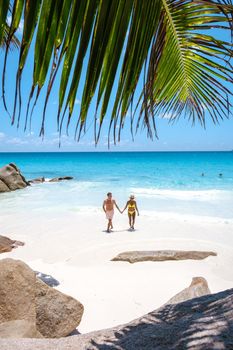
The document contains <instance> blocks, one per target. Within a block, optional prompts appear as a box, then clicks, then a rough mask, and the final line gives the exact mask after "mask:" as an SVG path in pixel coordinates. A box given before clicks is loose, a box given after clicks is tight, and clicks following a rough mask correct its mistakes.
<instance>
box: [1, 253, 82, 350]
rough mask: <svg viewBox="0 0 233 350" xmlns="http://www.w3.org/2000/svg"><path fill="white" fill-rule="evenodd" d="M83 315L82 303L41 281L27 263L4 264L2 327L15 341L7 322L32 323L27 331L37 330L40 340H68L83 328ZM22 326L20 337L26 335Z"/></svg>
mask: <svg viewBox="0 0 233 350" xmlns="http://www.w3.org/2000/svg"><path fill="white" fill-rule="evenodd" d="M82 315H83V305H82V304H81V303H79V302H78V301H77V300H75V299H74V298H72V297H70V296H68V295H65V294H63V293H61V292H59V291H57V290H55V289H53V288H51V287H49V286H47V285H46V284H45V283H44V282H42V281H41V280H39V279H37V278H36V274H35V272H34V271H33V270H32V269H30V268H29V267H28V266H27V265H26V264H25V263H23V262H22V261H19V260H13V259H3V260H0V326H2V333H3V334H8V337H11V333H10V332H11V330H12V332H13V334H15V332H14V329H13V328H12V324H10V325H9V324H7V322H9V321H16V320H24V321H27V322H29V323H30V325H29V324H28V323H27V327H26V328H27V329H28V328H29V329H28V332H29V331H30V332H33V329H37V331H38V332H39V333H38V334H39V335H40V337H41V336H44V337H50V338H57V337H64V336H67V335H69V334H70V333H71V332H72V331H73V330H74V329H75V328H76V327H77V326H78V325H79V323H80V321H81V318H82ZM18 326H20V330H19V334H22V333H23V332H22V327H23V325H22V324H20V325H18ZM33 327H34V328H33ZM0 329H1V328H0ZM4 332H5V333H4ZM20 332H21V333H20ZM30 332H29V333H30ZM0 336H1V333H0ZM0 349H1V346H0ZM1 350H2V349H1Z"/></svg>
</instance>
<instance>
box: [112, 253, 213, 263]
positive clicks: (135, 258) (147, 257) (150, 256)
mask: <svg viewBox="0 0 233 350" xmlns="http://www.w3.org/2000/svg"><path fill="white" fill-rule="evenodd" d="M216 255H217V254H216V253H215V252H211V251H210V252H208V251H207V252H206V251H194V250H193V251H192V250H190V251H184V250H154V251H129V252H123V253H120V254H118V255H117V256H116V257H114V258H113V259H112V260H111V261H128V262H129V263H131V264H133V263H136V262H142V261H166V260H188V259H193V260H202V259H205V258H207V257H208V256H216Z"/></svg>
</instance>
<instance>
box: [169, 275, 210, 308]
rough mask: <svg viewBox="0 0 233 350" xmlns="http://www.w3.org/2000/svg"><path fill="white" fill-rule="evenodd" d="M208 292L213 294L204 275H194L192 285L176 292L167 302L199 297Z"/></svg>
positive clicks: (171, 302)
mask: <svg viewBox="0 0 233 350" xmlns="http://www.w3.org/2000/svg"><path fill="white" fill-rule="evenodd" d="M207 294H211V292H210V290H209V286H208V283H207V281H206V279H205V278H203V277H193V279H192V282H191V284H190V286H189V287H188V288H185V289H183V290H182V291H181V292H179V293H178V294H176V295H175V296H174V297H172V298H171V299H170V300H168V302H167V303H166V304H178V303H180V302H182V301H185V300H189V299H193V298H198V297H201V296H203V295H207Z"/></svg>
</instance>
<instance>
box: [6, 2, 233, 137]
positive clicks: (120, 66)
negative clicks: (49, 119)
mask: <svg viewBox="0 0 233 350" xmlns="http://www.w3.org/2000/svg"><path fill="white" fill-rule="evenodd" d="M11 3H12V23H11V26H10V28H9V30H8V34H7V36H8V37H7V40H6V55H5V64H4V69H3V79H2V93H3V102H4V105H5V108H7V106H6V102H5V89H4V85H5V74H6V73H5V66H6V62H7V54H8V48H9V44H10V41H11V40H12V38H13V36H14V35H15V32H16V30H17V28H18V26H19V23H20V20H21V19H23V21H24V28H23V35H22V40H21V43H20V53H19V63H18V71H17V79H16V92H15V103H14V111H13V114H12V123H15V120H16V118H15V114H16V110H17V107H18V111H19V113H18V118H17V123H18V126H19V122H20V115H21V113H20V112H21V93H20V91H21V77H22V73H23V70H24V67H25V63H26V59H27V55H28V52H29V49H30V47H31V43H32V39H33V37H34V36H35V50H34V70H33V85H32V88H31V93H30V96H29V100H28V107H27V117H26V122H25V129H26V127H27V122H28V115H29V111H30V108H31V114H32V113H33V109H34V106H35V104H36V102H37V99H38V97H39V95H40V92H41V89H42V88H46V91H47V93H46V98H45V102H44V111H43V121H42V126H41V135H43V134H44V130H45V119H46V107H47V103H48V101H49V96H50V92H51V90H52V88H53V86H54V81H55V79H56V76H57V73H58V71H60V72H61V78H60V88H59V106H58V114H57V122H58V128H59V130H60V131H61V130H62V127H63V124H64V121H65V120H66V124H67V128H68V126H69V123H70V119H71V118H73V113H74V105H75V99H76V94H77V90H78V88H79V87H80V77H81V74H85V84H84V86H82V100H81V106H80V114H79V116H78V118H77V126H76V137H77V139H79V138H80V136H81V134H82V132H85V125H86V120H87V115H88V110H89V107H90V104H91V102H92V100H93V96H94V95H96V113H95V115H94V116H93V119H94V125H95V126H94V127H95V141H96V142H98V139H99V136H100V130H101V126H102V123H103V120H105V119H106V115H107V114H110V117H109V137H111V131H113V136H114V140H115V141H116V140H117V139H118V140H120V133H121V130H122V128H123V126H124V123H125V119H126V118H130V119H131V125H132V133H134V132H135V131H136V130H137V129H138V127H139V126H140V125H142V126H144V127H146V129H147V131H148V136H149V137H153V136H156V125H155V117H156V116H157V115H160V116H161V115H162V116H163V115H167V114H168V113H169V115H171V119H172V120H173V119H177V118H179V117H180V116H181V115H182V113H183V114H185V115H186V116H188V117H189V118H190V119H191V120H192V122H193V123H194V122H195V120H198V121H199V122H200V123H201V124H202V125H203V126H204V125H205V117H206V112H208V113H209V115H210V117H211V118H212V120H213V122H214V123H216V122H218V120H219V118H223V117H228V116H229V113H230V108H231V104H230V102H229V96H230V95H231V94H232V93H231V91H230V88H229V86H230V85H231V84H232V82H233V81H232V65H231V57H232V52H233V51H232V44H231V42H230V40H229V41H227V40H226V41H223V40H220V39H218V38H217V37H216V34H215V33H216V31H214V29H222V31H224V32H225V33H226V37H229V38H230V33H231V31H232V14H233V5H232V1H231V0H218V1H217V0H205V1H204V0H151V1H148V0H81V1H80V0H65V1H64V0H14V1H12V2H11ZM9 6H10V1H7V0H0V8H1V12H0V42H2V40H3V36H4V33H5V29H6V18H7V13H8V10H9ZM212 32H213V33H212ZM85 57H87V61H88V62H87V69H86V70H85V71H84V68H83V66H84V59H85ZM119 72H120V73H119ZM142 76H143V79H144V84H143V87H142V89H141V91H140V93H139V94H137V95H139V96H140V97H139V98H137V100H136V101H135V102H134V96H135V91H136V89H139V88H140V84H139V81H140V79H141V77H142ZM46 81H48V84H47V85H46V86H44V85H45V82H46ZM114 86H115V89H113V87H114ZM33 99H34V102H33V106H32V107H31V101H32V100H33ZM112 100H113V103H110V101H112ZM135 105H136V106H137V107H136V108H134V109H133V107H134V106H135ZM129 109H131V115H129V114H128V113H127V112H128V111H129ZM67 115H68V116H67ZM66 118H67V119H66ZM117 126H119V128H117ZM117 132H118V135H117V134H116V133H117Z"/></svg>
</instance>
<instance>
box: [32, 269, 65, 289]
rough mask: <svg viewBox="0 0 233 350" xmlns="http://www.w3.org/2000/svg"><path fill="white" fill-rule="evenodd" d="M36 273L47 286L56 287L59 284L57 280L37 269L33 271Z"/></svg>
mask: <svg viewBox="0 0 233 350" xmlns="http://www.w3.org/2000/svg"><path fill="white" fill-rule="evenodd" d="M34 272H35V274H36V277H37V278H39V279H40V280H41V281H42V282H44V283H45V284H47V285H48V286H49V287H57V286H59V284H60V283H59V282H58V280H56V279H55V278H53V277H52V276H50V275H46V274H45V273H42V272H39V271H34Z"/></svg>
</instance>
